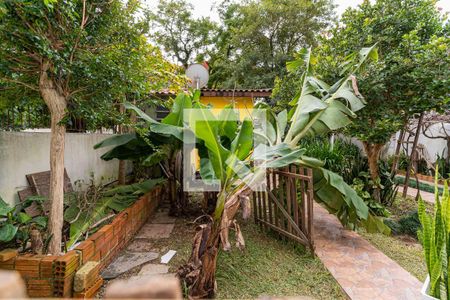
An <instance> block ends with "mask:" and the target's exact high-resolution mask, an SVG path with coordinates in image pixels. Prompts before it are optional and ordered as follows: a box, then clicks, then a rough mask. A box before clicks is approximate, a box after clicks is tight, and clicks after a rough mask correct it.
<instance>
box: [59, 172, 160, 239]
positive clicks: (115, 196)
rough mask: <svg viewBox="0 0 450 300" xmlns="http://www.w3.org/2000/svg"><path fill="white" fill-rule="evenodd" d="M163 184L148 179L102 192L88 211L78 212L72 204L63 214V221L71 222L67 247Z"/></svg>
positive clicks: (77, 208) (78, 209)
mask: <svg viewBox="0 0 450 300" xmlns="http://www.w3.org/2000/svg"><path fill="white" fill-rule="evenodd" d="M163 182H165V179H162V178H158V179H149V180H146V181H143V182H140V183H135V184H131V185H124V186H118V187H115V188H112V189H110V190H108V191H106V192H103V193H102V198H101V199H100V200H99V201H98V202H97V203H95V205H94V207H92V208H91V209H90V210H84V211H81V212H80V208H79V207H77V206H76V204H77V203H73V204H72V205H71V206H70V207H69V208H67V209H66V211H65V213H64V220H65V221H68V222H71V224H70V240H69V241H68V243H67V246H68V247H71V246H72V245H73V244H74V243H76V242H77V241H78V240H79V239H80V237H81V236H82V235H83V234H85V233H86V232H87V231H88V230H89V228H90V227H91V226H92V225H93V224H95V223H96V222H98V221H100V220H102V219H103V218H105V217H106V216H108V215H109V214H111V213H113V212H114V211H115V212H120V211H122V210H124V209H125V208H127V207H129V206H130V205H131V204H133V203H134V202H135V201H136V200H137V199H138V198H139V196H140V195H143V194H145V193H147V192H149V191H150V190H151V189H152V188H154V187H155V186H156V185H158V184H161V183H163ZM77 217H78V218H77ZM76 218H77V219H76ZM75 219H76V220H75ZM73 220H75V221H73Z"/></svg>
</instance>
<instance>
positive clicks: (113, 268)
mask: <svg viewBox="0 0 450 300" xmlns="http://www.w3.org/2000/svg"><path fill="white" fill-rule="evenodd" d="M175 221H176V219H175V218H172V217H169V215H168V208H167V207H164V206H163V205H162V207H160V208H159V209H158V212H157V213H156V214H155V215H154V216H152V217H151V218H150V219H149V220H148V222H147V223H146V224H144V226H142V228H141V229H140V231H138V233H137V234H136V236H135V237H134V238H133V239H132V240H131V242H130V244H129V245H128V247H127V248H126V249H125V250H124V251H123V252H122V253H121V254H120V255H119V256H118V257H117V258H116V259H115V260H114V261H113V262H112V264H111V265H109V266H108V268H107V269H105V270H104V271H103V272H102V276H103V277H104V278H105V279H112V280H109V281H105V283H104V286H103V289H102V290H104V289H105V288H106V286H108V285H110V284H114V283H115V282H118V281H122V282H123V281H135V280H141V279H144V278H145V279H147V278H149V277H153V276H159V277H161V276H168V277H175V274H173V273H169V266H168V265H167V264H161V263H160V258H161V256H162V255H164V254H165V252H167V251H166V250H165V251H164V252H160V250H161V249H155V248H154V243H155V241H161V240H164V239H168V238H170V236H171V233H172V230H173V228H174V226H175ZM175 255H176V254H175ZM140 259H141V260H140ZM116 277H117V278H116ZM114 278H116V279H114ZM101 294H103V291H102V292H101Z"/></svg>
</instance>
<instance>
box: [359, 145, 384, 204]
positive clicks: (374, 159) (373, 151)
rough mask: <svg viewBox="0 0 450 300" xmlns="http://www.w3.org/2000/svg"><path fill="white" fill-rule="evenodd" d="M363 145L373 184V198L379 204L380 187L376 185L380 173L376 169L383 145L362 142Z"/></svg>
mask: <svg viewBox="0 0 450 300" xmlns="http://www.w3.org/2000/svg"><path fill="white" fill-rule="evenodd" d="M363 145H364V151H365V152H366V155H367V160H368V162H369V173H370V178H371V179H372V181H373V182H374V186H375V187H374V191H373V195H372V196H373V198H374V199H375V200H376V201H378V202H380V203H381V196H380V193H381V191H380V186H379V184H378V182H379V178H380V172H379V169H378V159H379V157H380V153H381V149H382V148H383V146H384V144H371V143H369V142H363Z"/></svg>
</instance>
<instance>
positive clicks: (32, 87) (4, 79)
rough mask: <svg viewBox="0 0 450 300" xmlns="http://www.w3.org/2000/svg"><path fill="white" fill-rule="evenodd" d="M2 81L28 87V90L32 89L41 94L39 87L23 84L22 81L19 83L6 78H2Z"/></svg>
mask: <svg viewBox="0 0 450 300" xmlns="http://www.w3.org/2000/svg"><path fill="white" fill-rule="evenodd" d="M0 80H3V81H5V82H10V83H15V84H19V85H22V86H24V87H27V88H29V89H31V90H33V91H36V92H39V88H38V87H37V86H34V85H32V84H28V83H25V82H22V81H19V80H14V79H9V78H5V77H2V78H1V79H0Z"/></svg>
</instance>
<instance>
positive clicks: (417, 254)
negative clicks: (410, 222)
mask: <svg viewBox="0 0 450 300" xmlns="http://www.w3.org/2000/svg"><path fill="white" fill-rule="evenodd" d="M415 209H417V203H416V201H415V200H414V199H413V198H411V197H407V198H406V199H402V197H400V196H398V197H397V198H396V200H395V202H394V204H393V205H392V207H390V208H389V211H390V212H391V214H392V215H391V218H393V219H399V218H400V217H402V216H404V215H405V214H406V213H408V212H410V211H413V210H415ZM359 234H360V235H361V236H363V237H364V238H365V239H366V240H368V241H369V242H370V243H372V244H373V245H374V246H375V247H376V248H378V249H379V250H380V251H382V252H383V253H384V254H386V255H387V256H388V257H390V258H391V259H393V260H394V261H396V262H397V263H398V264H399V265H400V266H402V267H403V268H404V269H405V270H407V271H408V272H410V273H411V274H412V275H414V276H415V277H417V279H419V280H420V281H424V280H425V278H426V276H427V269H426V266H425V259H424V257H423V251H422V246H421V245H420V244H419V242H418V241H417V240H415V239H414V238H412V237H410V236H405V235H399V236H386V235H383V234H379V233H367V232H365V231H364V230H360V232H359Z"/></svg>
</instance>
